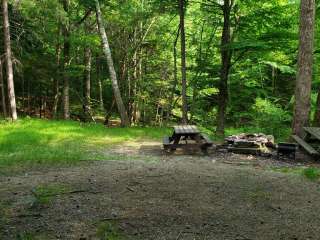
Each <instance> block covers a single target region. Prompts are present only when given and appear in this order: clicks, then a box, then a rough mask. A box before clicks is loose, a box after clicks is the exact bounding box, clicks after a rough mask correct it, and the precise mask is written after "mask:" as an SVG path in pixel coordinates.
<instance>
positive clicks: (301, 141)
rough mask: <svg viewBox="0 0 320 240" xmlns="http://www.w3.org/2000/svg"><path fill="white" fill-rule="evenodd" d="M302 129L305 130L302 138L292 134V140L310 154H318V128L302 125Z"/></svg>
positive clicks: (319, 144) (319, 139)
mask: <svg viewBox="0 0 320 240" xmlns="http://www.w3.org/2000/svg"><path fill="white" fill-rule="evenodd" d="M303 129H304V131H305V132H306V135H305V136H304V137H303V138H300V137H299V136H297V135H293V136H292V138H293V140H295V141H296V142H297V143H298V145H299V146H301V147H302V148H303V149H304V150H305V151H306V152H307V153H309V154H310V155H312V156H320V152H319V150H320V128H317V127H304V128H303Z"/></svg>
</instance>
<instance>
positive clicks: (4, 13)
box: [2, 0, 18, 121]
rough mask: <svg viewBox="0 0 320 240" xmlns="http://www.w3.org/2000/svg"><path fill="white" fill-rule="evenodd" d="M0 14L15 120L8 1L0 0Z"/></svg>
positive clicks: (11, 107)
mask: <svg viewBox="0 0 320 240" xmlns="http://www.w3.org/2000/svg"><path fill="white" fill-rule="evenodd" d="M2 16H3V33H4V50H5V54H6V63H7V86H8V95H9V102H10V113H11V118H12V120H14V121H15V120H17V118H18V116H17V106H16V97H15V92H14V82H13V67H12V53H11V40H10V25H9V14H8V1H7V0H2Z"/></svg>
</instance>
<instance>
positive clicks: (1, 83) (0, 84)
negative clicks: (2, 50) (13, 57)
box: [0, 60, 7, 118]
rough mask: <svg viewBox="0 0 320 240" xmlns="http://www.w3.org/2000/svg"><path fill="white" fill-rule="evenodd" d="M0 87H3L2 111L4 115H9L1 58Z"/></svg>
mask: <svg viewBox="0 0 320 240" xmlns="http://www.w3.org/2000/svg"><path fill="white" fill-rule="evenodd" d="M0 87H1V105H2V112H3V116H4V117H5V118H6V117H7V105H6V95H5V92H6V91H5V86H4V80H3V66H2V61H1V60H0Z"/></svg>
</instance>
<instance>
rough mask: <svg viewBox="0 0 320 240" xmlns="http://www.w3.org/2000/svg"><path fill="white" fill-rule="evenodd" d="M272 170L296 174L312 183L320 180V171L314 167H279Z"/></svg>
mask: <svg viewBox="0 0 320 240" xmlns="http://www.w3.org/2000/svg"><path fill="white" fill-rule="evenodd" d="M271 170H273V171H276V172H281V173H286V174H295V175H300V176H303V177H305V178H307V179H309V180H311V181H316V180H318V179H320V169H319V168H314V167H308V168H305V167H277V168H272V169H271Z"/></svg>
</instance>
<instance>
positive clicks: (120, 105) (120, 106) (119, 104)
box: [95, 0, 129, 127]
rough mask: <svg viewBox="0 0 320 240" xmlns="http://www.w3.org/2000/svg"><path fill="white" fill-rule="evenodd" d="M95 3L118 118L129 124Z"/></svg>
mask: <svg viewBox="0 0 320 240" xmlns="http://www.w3.org/2000/svg"><path fill="white" fill-rule="evenodd" d="M95 3H96V16H97V23H98V28H99V32H100V37H101V40H102V43H103V51H104V54H105V56H106V58H107V62H108V67H109V72H110V77H111V82H112V88H113V94H114V97H115V100H116V104H117V107H118V111H119V114H120V118H121V126H123V127H125V126H129V118H128V114H127V111H126V108H125V106H124V104H123V100H122V97H121V93H120V89H119V85H118V80H117V74H116V71H115V69H114V64H113V59H112V54H111V50H110V46H109V41H108V37H107V34H106V30H105V28H104V23H103V20H102V14H101V9H100V4H99V1H98V0H95Z"/></svg>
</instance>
